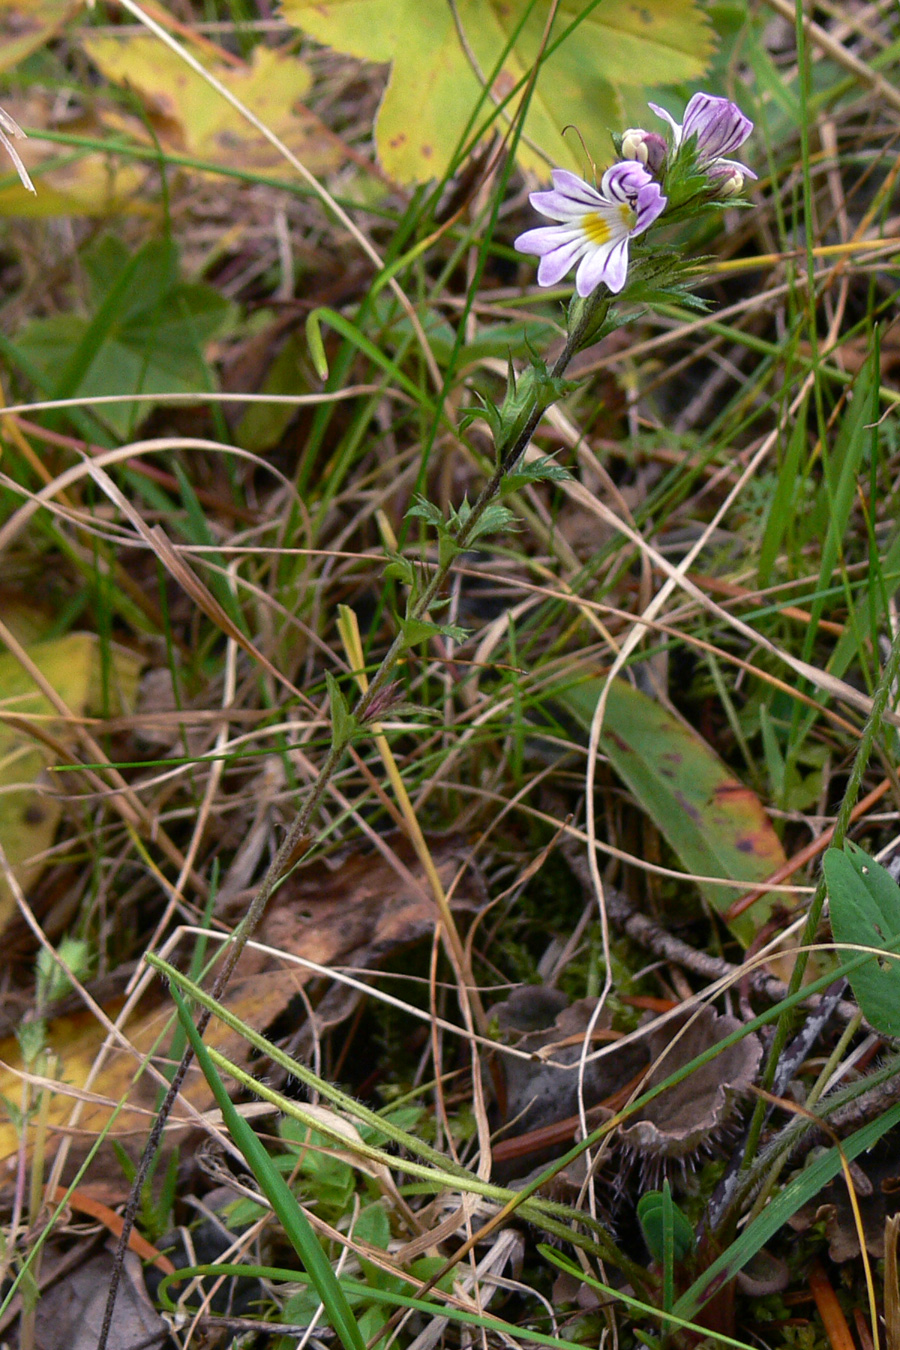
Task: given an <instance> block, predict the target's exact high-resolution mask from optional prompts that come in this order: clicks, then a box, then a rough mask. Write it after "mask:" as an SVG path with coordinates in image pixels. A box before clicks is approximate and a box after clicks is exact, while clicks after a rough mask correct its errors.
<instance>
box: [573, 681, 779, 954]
mask: <svg viewBox="0 0 900 1350" xmlns="http://www.w3.org/2000/svg"><path fill="white" fill-rule="evenodd" d="M603 685H604V681H603V680H599V679H591V680H584V681H583V682H582V683H581V684H577V685H572V686H570V687H569V688H567V689H564V690H561V691H560V693H559V695H558V697H559V701H560V703H562V704H563V705H564V706H565V707H566V708H567V709H568V710H569V711H570V712H571V713H572V715H573V716H574V717H575V718H577V720H578V721H579V722H580V723H581V725H582V726H583V727H584V728H586V729H587V728H589V727H590V725H591V720H592V718H593V715H594V709H595V708H596V706H597V700H598V698H599V697H600V691H601V689H602V688H603ZM600 741H601V745H602V747H603V750H604V752H605V754H606V755H608V756H609V760H610V763H611V764H612V766H613V768H614V769H615V771H616V773H617V774H618V775H619V777H620V778H621V779H622V781H623V782H624V783H625V784H626V785H627V786H628V787H629V788H630V790H631V792H632V793H633V795H634V798H635V800H636V801H637V803H638V804H639V805H640V806H641V807H642V808H643V810H644V811H645V812H646V813H647V815H648V816H649V817H650V819H651V820H652V821H653V824H654V825H655V826H656V828H657V829H658V830H659V832H660V834H661V835H662V836H663V838H664V839H665V840H667V842H668V843H669V845H670V846H671V848H672V849H673V850H674V852H675V853H676V854H677V855H678V857H679V858H680V860H681V862H682V864H683V865H684V866H685V867H686V868H687V869H688V871H689V872H691V873H693V874H694V875H696V876H701V877H722V878H724V879H726V880H728V881H734V882H735V883H737V884H736V886H735V887H734V888H731V887H727V886H720V885H714V884H712V883H710V882H703V881H701V882H700V883H699V886H700V890H701V891H702V893H703V894H704V896H705V897H706V899H707V901H708V903H709V904H710V906H711V907H712V909H714V910H716V911H717V912H718V913H720V914H724V913H725V912H726V911H727V909H728V907H729V905H730V904H731V903H732V901H733V900H735V899H736V898H737V897H738V896H739V895H740V894H741V888H742V887H743V888H747V887H750V886H753V885H755V884H757V883H761V882H764V881H766V880H767V878H768V877H770V876H771V875H772V873H773V872H776V871H777V870H778V869H779V868H780V867H782V866H783V865H784V863H785V861H786V860H785V856H784V850H783V848H782V847H781V841H780V840H779V838H778V836H777V834H776V833H775V831H774V829H773V828H772V823H771V821H770V820H769V817H768V816H767V815H766V812H765V810H764V809H763V805H762V802H761V801H760V800H759V798H758V797H757V796H756V793H755V792H753V790H752V789H751V788H749V787H747V785H746V784H745V783H742V782H740V781H739V779H737V778H736V777H735V776H734V774H733V773H732V772H731V770H730V769H728V767H727V766H726V765H725V764H723V763H722V761H721V760H720V759H719V757H718V755H717V754H716V753H715V752H714V750H713V749H712V747H711V746H710V745H709V744H708V743H707V742H706V741H705V740H704V739H703V737H702V736H700V735H699V734H698V733H697V732H695V731H693V730H692V729H691V728H690V727H688V726H686V725H685V723H684V722H683V721H682V720H681V719H680V718H679V717H676V715H675V714H674V713H673V712H670V711H669V709H668V708H666V707H665V706H664V705H663V704H662V703H658V702H656V700H654V699H652V698H649V697H648V696H647V695H646V694H643V693H641V691H640V690H639V689H635V688H633V687H632V686H631V685H630V684H628V683H627V682H626V681H625V680H613V682H612V684H611V685H610V688H609V695H608V698H607V703H606V715H605V717H604V719H603V730H602V732H601V737H600ZM777 903H778V896H777V895H768V894H767V895H763V896H761V897H760V899H759V900H758V902H757V903H756V905H755V906H754V907H753V909H752V911H749V912H747V913H745V914H741V915H739V916H738V917H737V918H735V919H732V920H731V921H730V923H729V925H728V926H729V928H730V929H731V931H732V933H733V934H734V936H735V937H736V938H737V939H738V941H739V942H740V943H742V944H743V946H745V947H749V946H750V944H751V942H752V941H753V940H754V938H755V937H756V936H757V934H758V932H759V930H760V928H761V927H762V926H763V924H764V923H766V921H767V920H768V919H769V918H771V916H772V912H773V908H774V906H775V905H777Z"/></svg>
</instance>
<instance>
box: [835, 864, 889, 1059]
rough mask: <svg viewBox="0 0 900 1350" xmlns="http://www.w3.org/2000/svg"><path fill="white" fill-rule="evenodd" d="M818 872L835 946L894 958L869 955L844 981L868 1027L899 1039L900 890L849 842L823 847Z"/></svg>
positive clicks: (877, 866)
mask: <svg viewBox="0 0 900 1350" xmlns="http://www.w3.org/2000/svg"><path fill="white" fill-rule="evenodd" d="M823 870H824V872H825V880H826V882H827V884H828V902H829V908H830V913H831V931H832V933H833V934H834V940H835V942H838V943H848V944H853V943H856V944H859V945H860V946H863V947H879V948H881V950H882V951H885V952H892V953H893V958H892V957H890V956H883V957H882V956H873V957H872V958H871V960H869V961H866V962H865V964H864V965H861V966H860V967H859V968H858V969H857V970H855V971H853V972H852V973H851V974H850V976H849V979H850V985H851V987H852V989H853V993H854V994H855V995H856V1001H857V1003H858V1004H859V1006H860V1008H861V1009H862V1011H863V1013H864V1015H865V1016H866V1018H867V1019H868V1020H869V1022H871V1024H872V1026H873V1027H875V1028H876V1030H878V1031H881V1032H884V1034H885V1035H886V1036H900V962H898V957H897V953H898V949H900V886H898V885H897V883H896V881H895V880H894V878H893V877H892V876H891V874H890V872H888V871H887V870H886V869H885V868H884V867H882V866H881V863H879V862H876V861H875V859H874V858H870V857H869V856H868V854H866V853H864V852H863V850H862V849H861V848H858V847H857V845H856V844H852V843H846V844H845V845H844V851H843V852H841V850H840V849H836V848H830V849H828V851H827V852H826V854H825V858H824V861H823ZM849 954H850V953H848V955H849Z"/></svg>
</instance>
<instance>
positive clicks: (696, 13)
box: [282, 0, 713, 182]
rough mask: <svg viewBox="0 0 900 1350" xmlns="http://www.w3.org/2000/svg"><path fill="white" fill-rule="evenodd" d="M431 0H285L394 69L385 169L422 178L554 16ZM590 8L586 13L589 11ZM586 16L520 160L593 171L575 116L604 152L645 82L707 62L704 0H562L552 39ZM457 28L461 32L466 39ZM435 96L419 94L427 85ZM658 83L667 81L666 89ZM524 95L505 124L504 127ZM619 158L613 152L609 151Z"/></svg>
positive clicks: (493, 2) (510, 84)
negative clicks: (574, 131)
mask: <svg viewBox="0 0 900 1350" xmlns="http://www.w3.org/2000/svg"><path fill="white" fill-rule="evenodd" d="M455 9H456V16H455V17H456V20H457V22H458V24H459V31H457V27H456V23H455V22H454V14H453V12H452V11H451V7H450V6H449V5H447V6H443V5H432V6H431V7H430V8H429V12H428V22H427V23H423V22H422V6H421V0H284V4H283V6H282V10H283V13H284V16H285V18H286V19H287V20H288V22H289V23H292V24H295V25H296V26H297V27H298V28H302V29H303V30H304V31H305V32H307V33H309V34H310V35H311V36H312V37H314V38H316V40H317V41H319V42H323V43H325V44H326V45H328V46H330V47H335V48H336V49H337V50H338V51H343V52H349V53H350V54H351V55H353V56H358V57H362V58H363V59H366V60H369V61H391V62H393V68H392V71H391V76H390V80H389V83H388V87H387V90H386V91H385V95H384V98H383V100H382V103H381V107H380V109H379V113H378V121H377V124H376V143H377V146H378V155H379V159H380V160H381V162H382V164H383V165H384V167H385V169H387V171H388V172H389V173H390V174H391V175H392V176H393V177H394V178H396V179H398V180H399V181H401V182H413V181H417V182H424V181H427V180H428V179H430V178H436V177H440V175H442V174H443V173H444V171H445V170H446V168H447V166H448V164H449V162H450V158H451V155H452V154H453V151H454V150H455V148H456V144H457V142H458V140H459V138H460V137H461V136H462V135H463V133H464V132H465V130H466V127H467V124H468V121H469V118H470V116H471V114H472V112H473V110H474V109H475V107H476V105H477V104H478V101H479V99H480V98H481V95H482V81H483V80H486V79H488V78H489V77H490V76H491V75H492V74H493V73H494V72H495V69H496V66H497V63H498V61H500V58H501V56H502V54H503V52H504V50H505V49H506V47H507V44H508V42H509V39H510V37H511V35H512V34H513V33H514V32H516V30H517V29H518V27H519V24H520V22H521V20H522V18H523V15H526V13H527V11H529V10H530V12H529V13H527V17H526V18H525V22H524V25H523V26H522V28H521V31H520V32H519V34H518V36H517V38H516V41H515V44H514V45H513V46H512V47H511V48H510V50H509V51H508V52H507V54H506V56H505V57H503V60H502V64H501V66H500V69H499V72H498V73H497V74H496V75H495V78H494V82H493V87H492V89H491V90H490V92H489V95H488V97H487V98H486V99H485V101H484V103H483V104H482V111H481V114H480V115H479V119H478V121H479V123H481V122H483V121H484V120H485V119H486V117H487V115H488V114H489V113H490V112H491V109H492V107H494V106H496V104H497V103H498V102H501V101H502V100H503V99H504V98H505V97H506V96H507V95H508V94H509V93H510V92H511V91H512V90H513V89H514V88H515V87H516V86H517V85H520V84H521V83H523V82H524V81H525V80H526V79H527V77H528V75H529V74H530V73H531V70H532V69H533V66H534V63H535V61H536V59H537V55H538V52H539V50H540V47H541V40H542V37H543V32H544V25H545V21H546V7H545V6H544V5H535V4H529V0H458V3H457V5H456V7H455ZM585 11H587V13H586V14H585ZM582 14H585V18H584V19H583V21H582V22H581V23H579V24H578V26H577V28H575V29H574V31H573V32H572V33H571V34H570V36H568V37H567V38H566V39H565V40H564V41H563V42H562V43H561V44H560V46H559V48H558V49H557V50H556V51H554V52H553V53H552V55H551V56H550V57H549V58H548V59H547V60H546V62H545V64H544V66H543V67H542V69H541V72H540V76H539V78H538V81H537V85H536V88H535V91H534V95H533V97H532V101H531V104H530V107H529V110H528V118H527V121H526V124H525V137H526V138H527V143H526V140H525V139H523V140H522V142H521V143H520V146H519V152H518V153H519V160H520V163H521V164H522V165H523V166H525V167H527V168H531V169H534V170H536V171H538V172H539V173H541V174H542V175H543V176H545V177H546V175H547V168H548V163H552V164H555V165H559V166H560V167H562V168H567V169H573V170H575V171H577V172H579V173H583V171H584V157H583V152H582V150H581V147H580V143H579V141H578V138H575V137H567V138H564V137H563V135H562V131H563V128H564V127H565V126H567V125H569V124H573V125H575V126H577V128H578V130H579V131H580V133H581V136H582V137H583V138H584V141H585V143H586V144H587V146H588V147H589V148H590V150H591V152H592V153H593V154H594V155H596V156H597V158H598V160H600V159H602V157H603V156H604V155H606V153H607V149H608V148H609V149H610V150H611V147H610V141H609V132H610V130H617V129H619V130H620V129H621V128H623V127H624V126H626V125H628V124H629V122H630V123H631V125H640V124H641V123H640V120H639V116H643V117H644V118H646V108H645V106H644V104H645V99H644V95H643V93H642V92H639V86H641V85H647V86H651V87H655V86H658V85H661V84H673V83H675V82H677V81H681V80H690V79H697V78H698V77H699V76H700V75H702V74H703V72H704V70H705V69H706V66H707V62H708V60H709V57H710V55H711V53H712V49H713V34H712V30H711V28H710V26H709V23H708V21H707V20H706V18H705V17H704V15H703V12H702V10H701V8H700V6H699V5H698V4H697V3H696V2H695V0H642V2H641V4H635V3H634V0H603V3H602V4H599V5H598V4H596V3H595V0H563V3H562V4H561V5H560V7H559V12H558V14H557V18H556V23H555V25H554V29H553V35H552V37H553V38H554V39H555V38H558V37H559V36H560V35H562V34H563V33H565V31H566V30H567V29H568V27H569V25H570V24H571V23H572V22H573V20H575V19H577V18H578V16H579V15H582ZM460 32H461V33H462V35H463V39H464V41H462V42H461V41H460ZM423 89H427V90H428V97H427V98H426V99H423V98H422V90H423ZM657 92H658V91H657ZM520 96H521V95H520V94H516V95H515V97H513V98H512V99H511V100H510V102H509V104H508V105H507V107H506V108H505V110H504V112H503V114H502V115H501V116H500V118H499V120H498V122H497V125H498V127H499V129H500V130H505V129H506V127H507V125H508V117H509V116H510V115H514V114H515V110H516V107H517V106H518V101H519V98H520ZM610 157H611V156H610Z"/></svg>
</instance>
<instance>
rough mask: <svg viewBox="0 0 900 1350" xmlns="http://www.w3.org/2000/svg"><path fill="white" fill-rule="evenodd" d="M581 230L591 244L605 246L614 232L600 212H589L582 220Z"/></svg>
mask: <svg viewBox="0 0 900 1350" xmlns="http://www.w3.org/2000/svg"><path fill="white" fill-rule="evenodd" d="M581 228H582V230H583V231H584V236H585V238H586V239H587V241H588V243H589V244H597V245H599V244H605V243H606V241H607V239H608V238H609V236H610V234H611V233H612V231H611V230H610V228H609V223H608V222H607V220H606V219H605V218H604V217H603V216H601V214H600V212H599V211H588V212H587V214H586V215H584V216H582V218H581Z"/></svg>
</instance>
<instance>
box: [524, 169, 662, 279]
mask: <svg viewBox="0 0 900 1350" xmlns="http://www.w3.org/2000/svg"><path fill="white" fill-rule="evenodd" d="M551 176H552V178H553V190H552V191H551V192H532V193H531V196H530V201H531V205H532V206H533V207H534V208H535V210H536V211H540V213H541V215H542V216H548V217H549V219H550V220H555V221H557V222H558V223H557V224H556V225H543V226H541V227H540V228H539V229H536V230H526V231H525V233H524V234H520V235H519V237H518V239H517V240H516V245H515V246H516V248H517V249H518V250H519V252H520V253H534V254H536V255H537V256H538V257H539V258H540V260H541V262H540V266H539V267H538V276H537V279H538V285H539V286H555V285H556V284H557V283H558V282H560V281H562V279H563V277H564V276H565V275H566V273H567V272H568V271H569V270H570V269H571V268H573V267H574V266H575V264H576V263H577V264H578V271H577V272H576V273H575V289H576V290H577V292H578V294H579V295H580V296H581V297H582V298H583V297H585V296H588V295H590V294H591V292H592V291H595V290H596V289H597V287H598V286H599V285H600V283H601V282H605V284H606V285H607V286H608V287H609V289H610V290H611V291H612V292H613V294H614V295H615V294H618V292H619V291H620V290H621V289H622V287H623V286H624V285H625V277H626V276H627V274H628V244H629V241H630V240H631V239H633V238H634V236H635V235H638V234H642V233H643V232H644V230H646V229H647V228H648V226H650V225H652V224H653V222H654V220H656V218H657V216H659V215H660V214H661V213H662V212H663V211H664V210H665V206H666V201H667V198H666V197H664V196H663V194H662V192H661V190H660V186H659V184H658V183H657V182H656V181H655V179H653V178H652V177H651V176H650V174H649V173H648V172H647V170H646V169H645V168H644V167H643V166H642V165H641V164H639V163H637V162H636V161H635V160H622V161H620V163H618V164H614V165H613V166H612V168H611V169H607V170H606V173H605V174H604V175H603V177H602V179H601V180H600V187H599V190H598V189H597V188H595V187H591V185H590V183H586V182H585V181H584V179H583V178H579V177H578V175H577V174H574V173H569V172H568V170H567V169H554V170H553V173H552V175H551Z"/></svg>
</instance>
